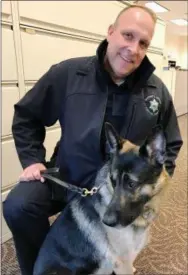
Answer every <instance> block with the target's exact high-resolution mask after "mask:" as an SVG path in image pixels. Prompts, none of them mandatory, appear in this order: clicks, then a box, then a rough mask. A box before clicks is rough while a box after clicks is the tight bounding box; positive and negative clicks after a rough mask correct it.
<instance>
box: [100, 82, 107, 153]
mask: <svg viewBox="0 0 188 275" xmlns="http://www.w3.org/2000/svg"><path fill="white" fill-rule="evenodd" d="M107 102H108V86H107V97H106V102H105V104H104V109H103V114H102V123H101V127H100V131H99V151H101V133H102V127H103V124H104V117H105V113H106V107H107Z"/></svg>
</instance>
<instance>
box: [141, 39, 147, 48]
mask: <svg viewBox="0 0 188 275" xmlns="http://www.w3.org/2000/svg"><path fill="white" fill-rule="evenodd" d="M140 46H141V48H143V49H147V48H148V44H147V43H146V42H144V41H141V42H140Z"/></svg>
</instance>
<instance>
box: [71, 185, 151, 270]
mask: <svg viewBox="0 0 188 275" xmlns="http://www.w3.org/2000/svg"><path fill="white" fill-rule="evenodd" d="M99 193H100V196H101V199H100V200H98V199H96V200H94V202H93V203H94V204H93V207H94V209H95V210H96V213H98V215H99V216H100V218H99V217H98V218H96V219H95V218H92V219H91V218H90V217H89V216H90V214H91V212H93V211H94V209H93V210H92V208H91V209H89V207H83V205H82V204H80V203H79V201H77V202H75V203H73V204H72V210H73V216H74V218H75V220H76V221H77V224H78V226H79V229H80V230H81V231H82V232H83V234H84V235H85V237H86V238H87V240H88V241H89V242H90V243H91V245H92V246H93V248H94V250H93V251H96V252H95V253H93V257H94V258H95V259H96V260H97V261H98V262H100V264H99V265H100V268H99V269H98V271H96V272H95V274H110V273H111V272H112V271H113V269H114V268H113V265H114V263H115V262H116V259H117V258H118V259H121V260H123V259H126V260H128V262H130V263H132V262H133V261H134V259H135V258H136V256H137V254H138V253H139V252H140V250H141V249H142V248H143V246H144V245H145V242H146V237H147V232H146V231H145V230H138V229H137V230H135V229H134V228H133V227H132V226H131V225H129V226H127V227H122V228H114V227H109V226H106V225H105V224H103V223H102V217H103V215H104V212H105V211H106V207H107V205H108V204H109V202H110V200H111V198H112V190H111V187H110V184H106V185H104V186H103V187H102V188H101V189H100V191H99ZM90 199H91V198H90Z"/></svg>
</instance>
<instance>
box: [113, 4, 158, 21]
mask: <svg viewBox="0 0 188 275" xmlns="http://www.w3.org/2000/svg"><path fill="white" fill-rule="evenodd" d="M134 8H139V9H142V10H144V11H145V12H147V13H148V14H149V15H150V16H151V18H152V19H153V22H154V23H156V22H157V15H156V14H155V13H154V12H153V11H152V10H151V9H149V8H147V7H145V6H141V5H130V6H128V7H125V8H124V9H123V10H121V11H120V13H119V14H118V15H117V17H116V20H115V24H116V23H117V22H118V19H119V17H120V16H121V15H122V14H123V13H124V12H126V11H127V10H130V9H134Z"/></svg>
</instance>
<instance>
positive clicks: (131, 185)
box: [127, 180, 137, 189]
mask: <svg viewBox="0 0 188 275" xmlns="http://www.w3.org/2000/svg"><path fill="white" fill-rule="evenodd" d="M127 185H128V187H129V188H130V189H134V188H135V187H136V185H137V183H136V182H135V181H131V180H129V181H128V183H127Z"/></svg>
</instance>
